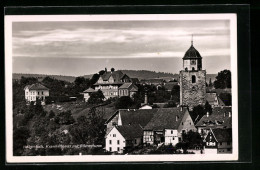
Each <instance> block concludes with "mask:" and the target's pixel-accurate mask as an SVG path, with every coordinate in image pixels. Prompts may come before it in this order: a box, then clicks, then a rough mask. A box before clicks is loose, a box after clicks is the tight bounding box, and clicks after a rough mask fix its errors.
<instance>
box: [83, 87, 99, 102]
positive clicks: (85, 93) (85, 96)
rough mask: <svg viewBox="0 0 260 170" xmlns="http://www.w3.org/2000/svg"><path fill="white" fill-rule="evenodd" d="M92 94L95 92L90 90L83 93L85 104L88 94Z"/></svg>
mask: <svg viewBox="0 0 260 170" xmlns="http://www.w3.org/2000/svg"><path fill="white" fill-rule="evenodd" d="M93 92H97V91H96V90H94V89H92V88H88V89H87V90H85V91H83V95H84V101H85V102H87V101H88V99H89V97H90V94H91V93H93Z"/></svg>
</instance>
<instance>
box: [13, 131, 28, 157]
mask: <svg viewBox="0 0 260 170" xmlns="http://www.w3.org/2000/svg"><path fill="white" fill-rule="evenodd" d="M29 136H30V131H29V129H28V128H27V127H19V128H14V131H13V141H14V142H13V152H14V156H20V155H22V153H23V150H24V149H23V147H24V146H25V145H26V144H27V138H28V137H29Z"/></svg>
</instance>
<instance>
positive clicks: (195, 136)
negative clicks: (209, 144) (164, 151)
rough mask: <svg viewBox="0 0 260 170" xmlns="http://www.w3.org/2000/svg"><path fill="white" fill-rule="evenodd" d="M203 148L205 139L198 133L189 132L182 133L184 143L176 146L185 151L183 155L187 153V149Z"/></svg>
mask: <svg viewBox="0 0 260 170" xmlns="http://www.w3.org/2000/svg"><path fill="white" fill-rule="evenodd" d="M202 146H203V139H202V138H201V136H200V134H199V133H198V132H193V131H191V130H190V131H188V133H185V132H184V133H182V141H181V142H179V143H177V144H176V147H177V148H181V149H183V153H187V149H194V148H197V147H202Z"/></svg>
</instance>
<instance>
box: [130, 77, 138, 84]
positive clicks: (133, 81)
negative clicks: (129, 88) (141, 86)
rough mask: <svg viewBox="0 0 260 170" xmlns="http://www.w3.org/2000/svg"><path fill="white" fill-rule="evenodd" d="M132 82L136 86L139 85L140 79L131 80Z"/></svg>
mask: <svg viewBox="0 0 260 170" xmlns="http://www.w3.org/2000/svg"><path fill="white" fill-rule="evenodd" d="M130 79H131V82H132V83H134V84H138V83H139V79H138V78H130Z"/></svg>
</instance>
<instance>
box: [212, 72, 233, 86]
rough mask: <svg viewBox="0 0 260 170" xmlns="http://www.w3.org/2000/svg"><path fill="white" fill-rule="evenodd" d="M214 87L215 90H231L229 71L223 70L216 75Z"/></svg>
mask: <svg viewBox="0 0 260 170" xmlns="http://www.w3.org/2000/svg"><path fill="white" fill-rule="evenodd" d="M214 87H215V88H216V89H224V88H231V72H230V70H223V71H221V72H219V73H218V75H217V77H216V80H215V81H214Z"/></svg>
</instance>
